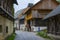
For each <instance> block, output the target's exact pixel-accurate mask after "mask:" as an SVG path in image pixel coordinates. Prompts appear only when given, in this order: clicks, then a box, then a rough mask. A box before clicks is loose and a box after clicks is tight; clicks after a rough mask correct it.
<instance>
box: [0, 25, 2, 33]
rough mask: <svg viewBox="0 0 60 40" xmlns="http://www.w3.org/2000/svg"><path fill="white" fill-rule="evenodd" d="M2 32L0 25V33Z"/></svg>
mask: <svg viewBox="0 0 60 40" xmlns="http://www.w3.org/2000/svg"><path fill="white" fill-rule="evenodd" d="M1 32H2V25H0V33H1Z"/></svg>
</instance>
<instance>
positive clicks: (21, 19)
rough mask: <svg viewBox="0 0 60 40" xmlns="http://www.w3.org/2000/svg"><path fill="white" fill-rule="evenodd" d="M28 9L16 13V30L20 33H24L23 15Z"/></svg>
mask: <svg viewBox="0 0 60 40" xmlns="http://www.w3.org/2000/svg"><path fill="white" fill-rule="evenodd" d="M29 8H30V7H27V8H24V9H22V10H19V11H18V12H17V13H19V15H18V17H17V18H18V21H19V22H18V23H19V24H18V25H19V26H18V28H19V29H20V30H21V31H24V30H25V15H24V13H25V12H26V11H27V10H28V9H29Z"/></svg>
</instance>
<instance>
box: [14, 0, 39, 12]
mask: <svg viewBox="0 0 60 40" xmlns="http://www.w3.org/2000/svg"><path fill="white" fill-rule="evenodd" d="M38 1H39V0H17V2H18V5H16V4H14V9H15V13H16V12H17V11H18V10H20V9H24V8H26V7H27V5H28V3H33V4H35V3H37V2H38Z"/></svg>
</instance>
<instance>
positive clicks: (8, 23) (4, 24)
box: [0, 16, 13, 39]
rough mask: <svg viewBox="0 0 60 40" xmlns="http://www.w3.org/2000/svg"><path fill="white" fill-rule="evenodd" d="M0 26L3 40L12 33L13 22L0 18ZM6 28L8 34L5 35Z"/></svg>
mask: <svg viewBox="0 0 60 40" xmlns="http://www.w3.org/2000/svg"><path fill="white" fill-rule="evenodd" d="M0 25H2V32H1V33H0V35H1V37H3V39H4V38H5V37H7V36H8V35H11V34H12V33H13V22H12V21H10V20H9V19H7V18H5V17H2V16H0ZM6 27H8V33H6ZM1 37H0V39H1Z"/></svg>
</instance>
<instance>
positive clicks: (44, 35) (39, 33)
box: [37, 30, 52, 40]
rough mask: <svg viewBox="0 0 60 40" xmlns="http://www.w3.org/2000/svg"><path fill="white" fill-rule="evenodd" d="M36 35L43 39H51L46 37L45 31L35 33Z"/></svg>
mask: <svg viewBox="0 0 60 40" xmlns="http://www.w3.org/2000/svg"><path fill="white" fill-rule="evenodd" d="M37 35H38V36H41V37H43V38H47V39H51V40H52V38H51V37H50V36H48V35H47V30H43V31H40V32H38V33H37Z"/></svg>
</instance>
